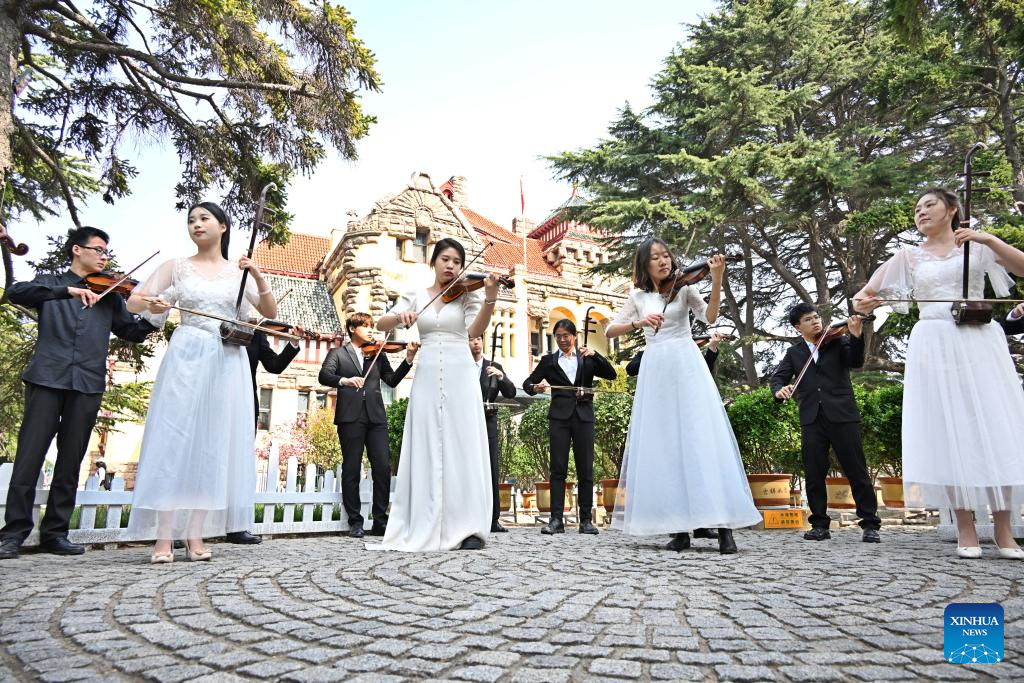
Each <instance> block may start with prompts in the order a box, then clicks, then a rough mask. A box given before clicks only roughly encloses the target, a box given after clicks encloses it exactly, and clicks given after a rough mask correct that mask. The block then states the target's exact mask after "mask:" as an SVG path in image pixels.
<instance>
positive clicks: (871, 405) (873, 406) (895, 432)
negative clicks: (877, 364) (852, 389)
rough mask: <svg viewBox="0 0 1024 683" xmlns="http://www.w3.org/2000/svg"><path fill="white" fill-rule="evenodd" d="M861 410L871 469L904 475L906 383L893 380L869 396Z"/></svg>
mask: <svg viewBox="0 0 1024 683" xmlns="http://www.w3.org/2000/svg"><path fill="white" fill-rule="evenodd" d="M858 408H859V409H860V429H861V436H862V438H863V440H864V456H865V458H866V459H867V464H868V469H870V470H871V472H872V474H873V475H877V474H879V473H884V474H886V475H887V476H891V477H901V476H903V452H902V447H903V441H902V430H903V383H902V382H897V381H890V382H889V383H888V384H884V385H882V386H879V387H877V388H876V389H874V390H873V391H870V392H868V393H866V395H865V396H864V398H863V401H861V402H860V403H859V405H858Z"/></svg>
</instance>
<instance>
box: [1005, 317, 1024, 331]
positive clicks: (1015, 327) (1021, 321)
mask: <svg viewBox="0 0 1024 683" xmlns="http://www.w3.org/2000/svg"><path fill="white" fill-rule="evenodd" d="M999 324H1000V325H1002V326H1003V332H1005V333H1006V334H1007V335H1011V334H1024V317H1022V318H1017V319H1016V320H1010V319H1009V318H1003V319H1002V320H1000V321H999Z"/></svg>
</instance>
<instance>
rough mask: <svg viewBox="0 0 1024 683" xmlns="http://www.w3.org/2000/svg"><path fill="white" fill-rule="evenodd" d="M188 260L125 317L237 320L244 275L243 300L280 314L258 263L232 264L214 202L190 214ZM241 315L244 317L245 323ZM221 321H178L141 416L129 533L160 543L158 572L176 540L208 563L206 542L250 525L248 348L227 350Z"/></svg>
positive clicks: (167, 266) (134, 299) (150, 283)
mask: <svg viewBox="0 0 1024 683" xmlns="http://www.w3.org/2000/svg"><path fill="white" fill-rule="evenodd" d="M188 232H189V236H190V237H191V238H192V241H193V242H195V244H196V248H197V251H196V254H195V256H192V257H191V258H182V259H174V260H171V261H167V262H166V263H164V264H162V265H161V266H160V267H159V268H157V270H156V272H155V273H153V275H151V276H150V277H149V279H148V280H146V282H145V283H144V284H142V285H140V286H139V287H137V288H136V289H135V291H134V292H133V293H132V296H131V298H129V299H128V309H129V310H130V311H132V312H133V313H142V314H143V317H146V318H147V319H148V320H150V322H153V323H154V324H156V325H158V326H162V325H163V323H164V321H165V320H166V319H167V315H168V312H169V311H170V308H169V307H170V305H172V304H173V305H178V306H182V307H185V308H191V309H193V310H197V311H204V312H207V313H213V314H215V315H219V316H223V317H226V318H234V317H235V301H236V298H237V296H238V288H239V286H240V284H241V283H240V279H241V276H242V272H241V271H242V270H244V269H246V268H248V269H249V277H248V279H247V282H246V291H245V302H247V303H245V302H243V309H246V310H247V309H248V306H249V304H251V305H253V306H255V307H256V310H257V311H259V313H260V315H262V316H264V317H267V318H273V317H275V316H276V315H277V302H276V300H275V299H274V295H273V293H271V291H270V286H269V285H267V283H266V281H265V280H264V279H263V276H262V274H261V273H260V271H259V270H258V269H257V268H256V265H255V264H254V263H253V262H252V261H250V260H249V259H248V258H245V257H242V258H241V259H240V260H239V261H238V265H237V266H236V265H235V264H234V263H232V262H230V261H228V259H227V250H228V241H229V239H230V233H229V227H228V219H227V216H226V215H225V214H224V211H223V210H222V209H221V208H220V207H219V206H218V205H216V204H213V203H212V202H204V203H202V204H199V205H196V206H194V207H192V208H191V209H190V210H189V213H188ZM246 310H243V311H242V314H243V316H245V314H246ZM219 329H220V321H218V320H215V319H213V318H208V317H204V316H198V315H192V314H189V313H182V316H181V324H180V325H179V326H178V327H177V329H175V330H174V334H173V335H172V336H171V340H170V343H169V344H168V345H167V352H166V354H165V355H164V358H163V361H162V362H161V363H160V370H159V372H158V373H157V377H156V381H155V382H154V384H153V394H152V396H151V398H150V402H149V413H148V414H147V416H146V429H145V432H144V434H143V437H142V451H141V453H140V454H139V470H138V474H137V476H136V479H135V494H134V496H133V499H132V512H131V517H130V518H129V522H128V531H129V534H130V535H131V537H132V538H138V539H146V538H154V539H156V546H155V548H154V549H153V555H152V557H151V558H150V559H151V561H152V562H153V563H154V564H158V563H165V562H172V561H173V560H174V554H173V550H172V543H173V541H174V539H180V538H184V539H185V542H186V556H187V558H188V559H189V560H208V559H210V557H211V555H212V552H211V551H210V550H209V549H208V548H207V547H206V546H205V544H204V543H203V537H209V536H223V535H225V534H227V533H231V532H236V531H247V530H248V529H249V528H250V526H251V525H252V520H253V507H254V506H253V500H254V496H255V491H256V468H255V464H254V462H253V453H254V440H255V434H254V431H253V421H254V419H255V417H254V415H253V410H254V408H253V402H252V378H251V376H250V371H249V362H248V358H247V356H246V351H245V347H244V346H237V345H231V344H225V343H223V342H222V341H221V338H220V333H219Z"/></svg>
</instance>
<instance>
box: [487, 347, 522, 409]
mask: <svg viewBox="0 0 1024 683" xmlns="http://www.w3.org/2000/svg"><path fill="white" fill-rule="evenodd" d="M483 360H484V363H483V365H482V366H481V367H480V395H481V396H483V399H484V401H485V402H487V403H493V402H494V401H495V400H496V399H497V398H498V392H501V395H502V396H504V397H505V398H512V397H514V396H515V395H516V385H515V384H512V380H510V379H509V378H508V375H507V374H505V368H503V367H501V363H492V362H491V361H489V360H487V359H486V358H484V359H483ZM491 365H493V366H494V367H496V368H498V369H499V370H501V372H502V377H501V379H499V380H495V381H494V383H493V386H492V383H491V378H490V377H488V376H487V368H488V367H489V366H491Z"/></svg>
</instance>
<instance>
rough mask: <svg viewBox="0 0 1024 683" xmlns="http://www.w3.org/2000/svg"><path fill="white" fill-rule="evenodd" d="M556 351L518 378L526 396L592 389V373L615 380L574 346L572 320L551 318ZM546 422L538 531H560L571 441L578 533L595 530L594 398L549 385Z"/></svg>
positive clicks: (602, 362) (604, 365)
mask: <svg viewBox="0 0 1024 683" xmlns="http://www.w3.org/2000/svg"><path fill="white" fill-rule="evenodd" d="M555 342H556V343H557V344H558V351H556V352H555V353H551V354H548V355H546V356H544V357H543V358H541V359H540V362H539V363H537V367H536V368H534V369H533V372H532V373H530V376H529V377H527V378H526V381H525V382H523V390H524V391H525V392H526V393H528V394H530V395H531V396H533V395H535V394H537V393H538V392H545V391H548V390H549V389H550V388H551V386H552V385H554V386H566V385H575V386H579V387H582V388H592V387H593V386H594V378H595V377H600V378H601V379H609V380H612V379H615V374H616V373H615V368H614V367H613V366H612V364H611V363H609V362H608V361H607V360H606V359H605V358H604V357H603V356H602V355H601V354H599V353H597V352H596V351H594V350H593V349H589V348H587V347H583V348H581V349H579V350H577V349H576V325H574V324H573V323H572V321H571V320H565V319H563V320H559V321H558V322H557V323H555ZM551 392H552V394H551V406H550V407H549V408H548V424H549V429H550V434H551V520H550V521H549V522H548V524H547V526H545V527H544V528H543V529H541V533H542V534H561V533H564V532H565V524H564V523H563V522H562V510H563V508H564V504H565V478H566V476H567V475H568V472H569V447H570V445H571V446H572V452H573V458H574V459H575V461H576V474H577V476H578V478H579V492H580V493H579V496H580V498H579V504H580V533H581V534H596V533H597V527H595V526H594V524H593V521H592V520H591V514H592V511H593V507H594V400H593V399H594V397H593V394H592V393H590V394H587V393H585V392H577V391H574V390H572V389H551Z"/></svg>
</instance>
